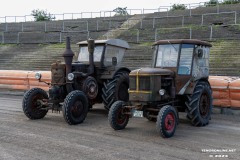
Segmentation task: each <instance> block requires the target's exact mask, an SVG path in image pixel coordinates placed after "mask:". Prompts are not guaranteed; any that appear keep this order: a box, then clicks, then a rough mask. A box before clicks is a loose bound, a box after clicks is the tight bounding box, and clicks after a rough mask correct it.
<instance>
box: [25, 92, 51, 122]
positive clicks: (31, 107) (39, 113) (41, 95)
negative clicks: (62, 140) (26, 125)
mask: <svg viewBox="0 0 240 160" xmlns="http://www.w3.org/2000/svg"><path fill="white" fill-rule="evenodd" d="M43 99H48V95H47V93H46V92H45V91H44V90H42V89H41V88H32V89H30V90H29V91H27V92H26V93H25V94H24V97H23V102H22V108H23V112H24V114H25V115H26V116H27V117H28V118H29V119H42V118H43V117H45V115H46V114H47V112H48V110H43V109H42V105H41V102H39V101H40V100H43Z"/></svg>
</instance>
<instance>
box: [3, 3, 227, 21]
mask: <svg viewBox="0 0 240 160" xmlns="http://www.w3.org/2000/svg"><path fill="white" fill-rule="evenodd" d="M218 2H219V3H220V2H222V1H218ZM205 3H206V2H200V3H190V4H184V5H185V6H186V9H187V10H188V11H189V16H191V15H192V10H193V9H195V8H198V7H204V6H205ZM208 6H214V7H216V13H219V12H220V9H219V7H220V5H219V4H216V5H211V4H210V5H208ZM171 9H172V6H159V7H158V8H151V9H146V8H143V9H126V10H127V13H128V14H129V15H135V14H147V13H154V12H166V14H167V16H168V15H169V14H168V13H169V12H170V11H171ZM115 14H116V12H115V11H111V10H109V11H98V12H80V13H62V14H51V15H52V16H53V17H55V20H69V19H82V18H97V17H101V18H102V17H103V18H106V17H113V16H115ZM29 21H34V17H33V16H32V15H24V16H4V17H0V23H11V22H29Z"/></svg>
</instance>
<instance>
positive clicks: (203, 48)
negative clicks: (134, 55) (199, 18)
mask: <svg viewBox="0 0 240 160" xmlns="http://www.w3.org/2000/svg"><path fill="white" fill-rule="evenodd" d="M154 47H155V51H154V56H153V68H159V69H168V70H171V71H172V72H174V75H175V84H176V93H178V94H183V93H184V91H185V89H184V90H182V91H181V89H183V87H184V86H185V84H189V82H190V81H196V80H198V79H204V78H205V79H206V78H208V75H209V53H210V47H211V44H209V43H207V42H204V41H200V40H190V39H178V40H160V41H157V42H155V43H154ZM180 91H181V92H180Z"/></svg>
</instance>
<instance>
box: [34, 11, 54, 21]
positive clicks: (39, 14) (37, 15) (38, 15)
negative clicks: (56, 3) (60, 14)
mask: <svg viewBox="0 0 240 160" xmlns="http://www.w3.org/2000/svg"><path fill="white" fill-rule="evenodd" d="M31 15H32V16H33V17H34V20H35V21H51V20H54V19H55V17H54V16H52V15H51V14H50V13H48V12H47V11H44V10H39V9H34V10H32V14H31Z"/></svg>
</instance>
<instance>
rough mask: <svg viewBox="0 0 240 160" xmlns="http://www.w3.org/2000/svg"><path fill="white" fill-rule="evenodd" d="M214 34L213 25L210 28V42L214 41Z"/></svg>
mask: <svg viewBox="0 0 240 160" xmlns="http://www.w3.org/2000/svg"><path fill="white" fill-rule="evenodd" d="M212 34H213V27H212V25H211V26H210V38H209V39H210V41H211V40H212Z"/></svg>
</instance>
